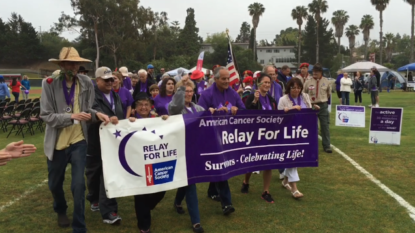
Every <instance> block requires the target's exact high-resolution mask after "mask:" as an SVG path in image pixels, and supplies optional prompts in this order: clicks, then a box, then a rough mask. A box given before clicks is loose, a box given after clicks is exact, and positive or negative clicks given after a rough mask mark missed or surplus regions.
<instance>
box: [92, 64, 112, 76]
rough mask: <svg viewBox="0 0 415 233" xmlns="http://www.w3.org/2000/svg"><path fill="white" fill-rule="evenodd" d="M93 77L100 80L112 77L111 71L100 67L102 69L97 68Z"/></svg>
mask: <svg viewBox="0 0 415 233" xmlns="http://www.w3.org/2000/svg"><path fill="white" fill-rule="evenodd" d="M95 77H96V78H102V79H109V78H113V75H112V71H111V69H110V68H108V67H105V66H102V67H99V68H98V69H97V70H96V71H95Z"/></svg>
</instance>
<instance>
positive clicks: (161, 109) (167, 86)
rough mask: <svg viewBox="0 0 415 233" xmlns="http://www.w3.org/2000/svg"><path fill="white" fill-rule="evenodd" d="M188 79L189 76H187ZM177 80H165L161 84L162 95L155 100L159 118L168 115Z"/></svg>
mask: <svg viewBox="0 0 415 233" xmlns="http://www.w3.org/2000/svg"><path fill="white" fill-rule="evenodd" d="M187 78H188V76H187ZM175 86H176V80H174V78H165V79H163V82H162V83H161V87H160V94H159V95H158V96H156V98H154V107H155V108H156V112H157V114H158V115H159V116H161V115H168V114H169V113H168V105H169V103H170V101H171V100H172V99H173V95H174V88H175Z"/></svg>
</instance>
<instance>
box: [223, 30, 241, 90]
mask: <svg viewBox="0 0 415 233" xmlns="http://www.w3.org/2000/svg"><path fill="white" fill-rule="evenodd" d="M226 35H227V36H228V43H229V48H230V50H231V54H232V59H233V63H234V64H235V70H236V72H238V75H239V74H240V73H239V69H238V64H237V62H236V59H235V55H234V54H233V51H232V43H231V38H230V37H229V29H226ZM239 83H242V76H241V75H239Z"/></svg>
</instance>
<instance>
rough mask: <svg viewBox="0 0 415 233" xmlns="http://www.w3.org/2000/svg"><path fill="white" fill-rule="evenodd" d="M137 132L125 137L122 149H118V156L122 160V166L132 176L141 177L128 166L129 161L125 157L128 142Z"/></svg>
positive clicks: (121, 145) (122, 141) (121, 144)
mask: <svg viewBox="0 0 415 233" xmlns="http://www.w3.org/2000/svg"><path fill="white" fill-rule="evenodd" d="M136 132H137V131H134V132H131V133H129V134H127V136H125V137H124V138H123V139H122V140H121V143H120V147H119V148H118V156H119V159H120V163H121V166H122V167H123V168H124V169H125V170H126V171H127V172H128V173H130V174H131V175H134V176H138V177H141V176H140V175H139V174H137V173H135V172H134V171H133V169H131V167H130V166H129V165H128V163H127V159H126V157H125V147H126V146H127V142H128V140H130V138H131V137H132V136H133V134H135V133H136Z"/></svg>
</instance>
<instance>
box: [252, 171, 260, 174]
mask: <svg viewBox="0 0 415 233" xmlns="http://www.w3.org/2000/svg"><path fill="white" fill-rule="evenodd" d="M252 173H253V174H258V175H259V173H260V172H259V171H256V172H252Z"/></svg>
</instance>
